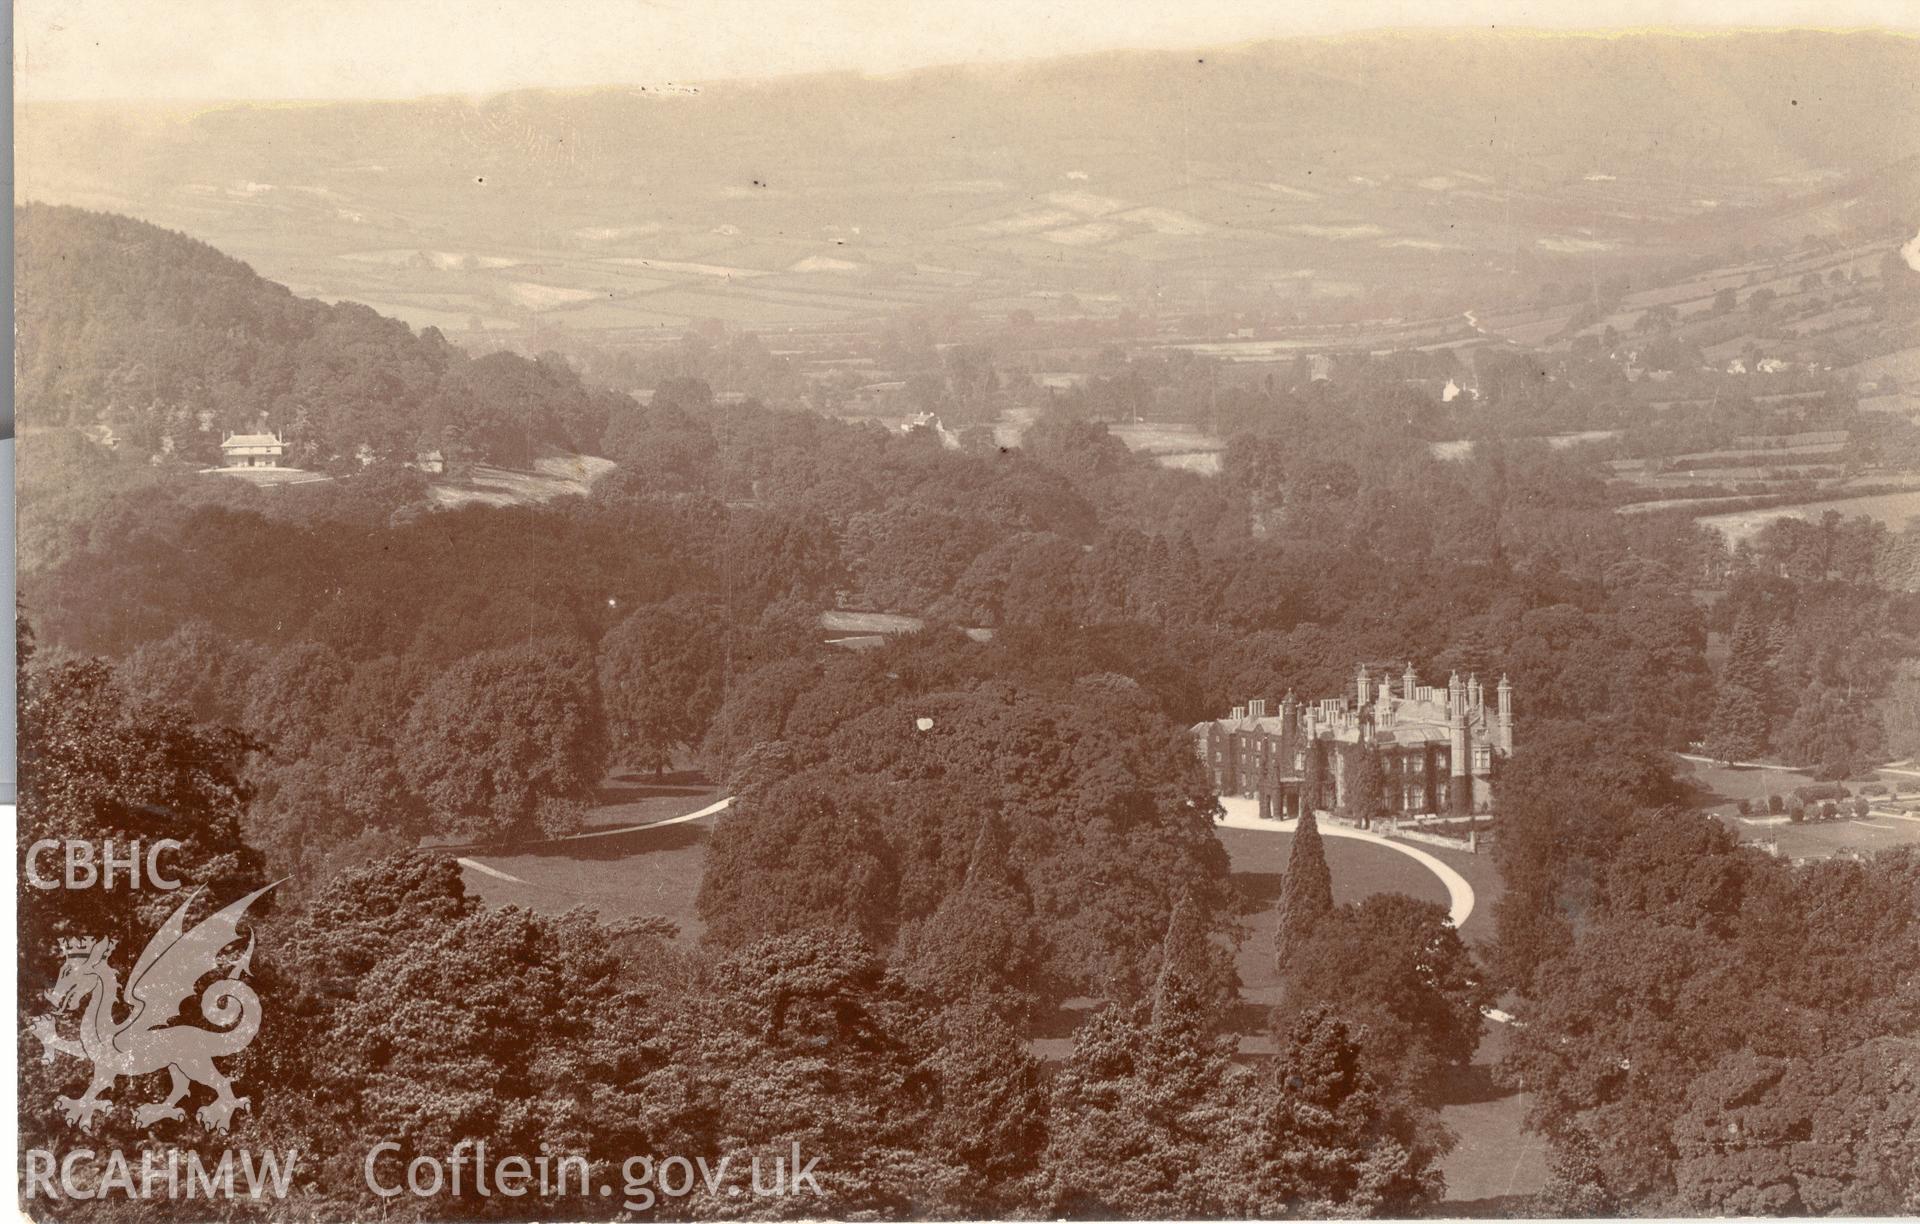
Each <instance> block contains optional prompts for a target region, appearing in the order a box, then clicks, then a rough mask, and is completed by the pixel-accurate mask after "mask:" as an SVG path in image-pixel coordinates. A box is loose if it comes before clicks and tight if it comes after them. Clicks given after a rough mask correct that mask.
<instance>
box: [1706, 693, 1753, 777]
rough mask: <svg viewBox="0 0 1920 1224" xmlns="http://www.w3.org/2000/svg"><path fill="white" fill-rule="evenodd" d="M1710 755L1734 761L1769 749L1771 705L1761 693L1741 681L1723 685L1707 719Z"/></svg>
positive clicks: (1750, 757) (1722, 759) (1708, 752)
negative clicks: (1768, 727) (1711, 713)
mask: <svg viewBox="0 0 1920 1224" xmlns="http://www.w3.org/2000/svg"><path fill="white" fill-rule="evenodd" d="M1705 746H1706V750H1707V755H1708V756H1711V757H1713V758H1714V759H1715V760H1718V761H1724V762H1726V763H1727V764H1729V765H1731V764H1733V763H1734V762H1735V761H1751V760H1753V759H1754V758H1755V757H1757V756H1760V755H1761V754H1763V753H1765V752H1766V750H1767V706H1766V702H1765V701H1764V700H1763V699H1762V698H1761V696H1760V694H1758V693H1756V692H1754V691H1753V690H1752V689H1750V688H1747V687H1745V686H1744V685H1739V684H1729V685H1726V686H1724V687H1722V688H1721V690H1720V699H1719V700H1718V701H1716V702H1715V703H1714V706H1713V718H1712V719H1711V720H1710V721H1709V722H1708V723H1707V739H1706V745H1705Z"/></svg>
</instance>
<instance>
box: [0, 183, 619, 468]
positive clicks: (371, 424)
mask: <svg viewBox="0 0 1920 1224" xmlns="http://www.w3.org/2000/svg"><path fill="white" fill-rule="evenodd" d="M15 241H16V247H15V252H16V254H15V260H16V263H15V275H16V285H17V297H16V302H17V309H18V320H19V333H18V334H19V365H18V383H17V388H16V390H17V396H18V399H17V403H18V407H19V412H20V418H21V421H22V424H23V425H24V426H26V427H28V428H39V427H45V426H55V425H72V426H80V427H86V428H90V429H93V430H94V432H95V433H96V435H97V436H99V437H101V438H102V439H103V440H104V439H108V438H110V439H111V441H112V444H113V445H114V446H115V447H116V448H119V449H122V450H123V451H126V452H128V453H131V454H135V455H141V456H144V455H150V454H151V455H162V456H172V457H173V458H175V459H178V460H183V461H186V462H189V463H196V464H201V465H205V464H209V463H214V462H217V461H218V460H219V457H220V452H219V444H220V440H221V438H222V436H223V435H224V433H225V432H228V431H240V430H251V429H257V428H263V427H264V428H271V429H274V430H277V431H279V432H281V433H282V434H284V435H285V436H286V437H287V439H288V441H289V444H290V447H289V455H288V461H289V463H290V464H292V465H294V466H301V467H317V468H325V467H329V466H337V465H342V464H349V465H351V464H354V463H355V460H356V459H362V460H364V459H369V458H376V457H389V458H395V459H402V460H405V459H411V458H412V457H413V454H414V452H415V451H416V450H417V449H421V448H431V449H439V450H442V451H444V452H450V453H452V454H455V455H457V456H458V457H461V458H467V459H474V460H481V459H484V460H488V461H491V462H494V463H497V464H500V465H502V466H507V467H520V466H526V465H527V464H528V463H530V462H531V460H532V459H533V457H534V455H535V454H536V452H537V448H539V447H540V446H542V445H552V446H557V447H560V448H562V449H566V450H591V449H592V448H593V446H594V445H595V444H597V442H598V440H599V435H600V432H601V430H602V429H603V428H604V426H605V422H606V413H607V410H608V397H606V396H605V395H604V394H598V395H597V394H594V393H590V392H588V391H587V390H586V389H585V388H584V387H582V385H581V384H580V382H579V380H578V379H577V378H576V377H575V376H574V375H573V373H572V372H571V371H570V370H568V369H567V368H566V366H565V365H564V364H562V363H557V362H532V361H527V360H524V359H522V358H519V357H515V356H511V355H508V354H496V355H492V356H488V357H485V358H481V359H478V360H473V359H470V358H468V357H467V356H466V355H465V354H464V353H463V352H462V351H461V350H459V349H457V348H455V347H453V346H452V345H450V344H448V343H447V342H446V341H445V340H444V339H443V338H442V337H441V336H440V335H439V333H437V332H435V331H432V330H427V331H424V332H422V333H420V334H415V333H414V332H413V331H412V330H411V329H409V328H408V327H407V325H406V324H404V323H402V322H400V321H398V320H395V319H391V318H386V317H383V316H381V315H380V314H378V313H376V312H375V311H373V310H371V309H369V308H368V307H366V306H363V305H356V304H350V303H345V304H339V305H328V304H326V303H324V302H318V301H313V300H311V299H307V298H302V297H297V296H295V295H294V294H293V293H292V292H290V291H289V290H288V289H287V288H286V287H285V286H284V285H279V284H275V283H273V282H272V281H268V280H265V279H262V278H261V277H259V276H257V275H256V274H255V273H254V272H253V271H252V269H250V268H249V267H248V266H247V265H246V264H244V263H241V262H240V261H238V260H236V259H232V258H229V257H228V256H225V255H223V254H221V253H220V252H219V251H216V250H215V249H214V248H212V247H211V246H208V245H207V244H205V243H202V242H198V241H195V240H193V239H191V238H188V237H185V236H184V235H181V234H177V233H172V232H169V231H166V230H163V229H160V228H157V227H155V226H153V225H149V224H146V223H144V222H139V221H134V220H131V219H129V218H126V217H120V216H113V215H109V214H102V213H93V212H85V211H82V210H79V209H75V208H66V207H51V206H44V205H29V206H27V207H24V208H22V209H20V210H18V211H17V213H16V215H15Z"/></svg>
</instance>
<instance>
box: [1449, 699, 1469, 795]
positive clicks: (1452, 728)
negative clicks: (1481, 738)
mask: <svg viewBox="0 0 1920 1224" xmlns="http://www.w3.org/2000/svg"><path fill="white" fill-rule="evenodd" d="M1447 730H1448V731H1449V732H1450V733H1451V735H1450V740H1451V742H1450V743H1449V745H1448V747H1449V748H1450V749H1451V751H1450V752H1449V754H1448V760H1447V772H1448V773H1449V774H1451V775H1452V777H1453V779H1454V783H1453V784H1454V785H1455V786H1456V787H1457V786H1462V785H1464V784H1465V779H1466V776H1467V692H1466V687H1465V686H1464V685H1462V684H1461V683H1460V673H1459V672H1454V673H1453V675H1452V676H1450V677H1448V679H1447Z"/></svg>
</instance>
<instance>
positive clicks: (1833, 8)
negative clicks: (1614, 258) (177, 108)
mask: <svg viewBox="0 0 1920 1224" xmlns="http://www.w3.org/2000/svg"><path fill="white" fill-rule="evenodd" d="M1596 7H1604V8H1605V10H1606V11H1607V12H1606V16H1605V17H1604V18H1600V17H1596V16H1595V15H1594V10H1595V8H1596ZM1597 23H1604V24H1605V25H1606V26H1608V27H1612V28H1646V27H1672V26H1686V27H1700V26H1724V25H1731V24H1739V25H1744V26H1813V27H1820V28H1829V29H1831V28H1849V27H1860V26H1898V27H1904V28H1907V29H1914V28H1915V27H1917V26H1920V0H1737V2H1732V0H1612V3H1610V4H1607V5H1605V6H1596V5H1595V4H1593V3H1592V0H1532V2H1527V0H1327V2H1321V3H1300V2H1298V0H16V4H15V9H14V79H15V88H16V94H17V96H19V97H22V98H25V99H29V100H32V99H49V98H103V97H107V98H205V99H224V98H397V97H413V96H417V95H420V94H430V93H490V92H494V91H498V90H502V89H511V88H516V87H522V86H530V85H558V86H583V85H602V84H667V83H671V82H686V81H700V80H714V79H719V78H726V77H753V76H775V75H782V74H787V73H795V72H812V71H821V70H831V69H855V70H859V71H863V72H870V73H886V72H897V71H901V70H903V69H908V68H918V67H925V66H927V65H932V64H949V63H962V62H970V61H979V60H1014V59H1028V58H1035V57H1040V56H1047V55H1058V54H1066V53H1072V52H1080V51H1099V50H1109V49H1115V48H1154V47H1165V48H1183V47H1198V46H1208V45H1219V44H1223V43H1234V42H1243V41H1249V40H1253V39H1260V38H1272V37H1276V36H1281V35H1287V34H1332V33H1340V32H1344V31H1350V30H1361V29H1378V28H1382V27H1395V26H1403V27H1404V26H1456V27H1457V26H1477V27H1480V28H1485V27H1487V26H1489V25H1496V26H1502V27H1508V28H1511V27H1520V26H1530V27H1554V28H1578V29H1590V28H1593V27H1594V26H1595V25H1596V24H1597Z"/></svg>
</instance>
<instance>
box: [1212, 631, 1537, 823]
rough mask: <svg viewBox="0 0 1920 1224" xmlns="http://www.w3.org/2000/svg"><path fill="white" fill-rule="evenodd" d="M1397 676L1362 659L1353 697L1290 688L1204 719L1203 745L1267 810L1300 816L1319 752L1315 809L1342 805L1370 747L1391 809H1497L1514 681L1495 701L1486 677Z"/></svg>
mask: <svg viewBox="0 0 1920 1224" xmlns="http://www.w3.org/2000/svg"><path fill="white" fill-rule="evenodd" d="M1395 679H1396V677H1394V675H1393V674H1392V672H1391V671H1390V670H1389V671H1386V672H1385V673H1384V674H1383V675H1382V676H1381V677H1380V679H1379V680H1378V682H1376V681H1375V680H1374V678H1373V677H1372V676H1371V675H1370V674H1369V673H1368V670H1367V668H1366V666H1365V665H1364V664H1363V665H1361V667H1360V669H1359V673H1358V675H1357V676H1356V678H1355V681H1354V691H1353V692H1352V693H1351V694H1349V695H1347V696H1342V697H1327V698H1322V699H1321V700H1318V701H1313V702H1300V701H1297V700H1295V699H1294V696H1293V694H1292V693H1291V692H1289V693H1288V694H1287V695H1286V696H1285V697H1283V698H1282V699H1281V700H1280V703H1279V707H1278V708H1277V709H1275V710H1272V711H1269V710H1268V708H1267V703H1266V701H1264V700H1256V701H1251V702H1248V703H1247V704H1246V705H1244V706H1235V707H1234V709H1233V712H1232V713H1231V714H1230V715H1229V716H1228V717H1226V718H1219V719H1214V720H1213V721H1211V722H1203V723H1197V724H1195V725H1194V727H1193V737H1194V747H1195V748H1196V749H1197V750H1198V751H1199V753H1200V759H1201V760H1202V761H1203V762H1205V763H1206V767H1207V771H1208V774H1209V776H1211V777H1212V779H1213V786H1214V790H1215V791H1216V792H1218V793H1219V794H1222V795H1245V796H1250V797H1253V798H1257V799H1258V800H1259V801H1260V815H1261V816H1263V817H1269V818H1273V819H1289V818H1291V817H1294V816H1297V815H1299V814H1300V804H1301V801H1302V798H1303V796H1302V791H1303V789H1304V787H1305V784H1306V781H1307V777H1308V773H1309V759H1308V758H1309V754H1315V755H1318V756H1319V758H1320V760H1319V762H1318V769H1319V775H1320V777H1321V779H1322V782H1323V786H1324V789H1323V790H1322V791H1321V793H1320V795H1319V796H1317V801H1316V808H1320V807H1329V806H1330V807H1340V806H1342V805H1343V804H1345V803H1346V801H1347V779H1348V777H1349V776H1350V775H1351V770H1352V765H1353V761H1354V760H1356V759H1357V757H1358V754H1359V753H1361V752H1364V751H1371V752H1374V753H1376V754H1377V755H1378V757H1379V761H1380V768H1381V773H1382V775H1383V776H1384V778H1385V783H1386V785H1385V790H1386V795H1385V798H1386V806H1387V810H1388V811H1389V812H1390V813H1393V814H1396V815H1408V816H1411V815H1421V814H1427V813H1434V814H1445V813H1454V812H1462V813H1464V812H1486V811H1490V810H1492V803H1493V793H1492V786H1491V780H1492V776H1493V763H1494V758H1495V757H1496V756H1503V757H1504V756H1506V755H1508V754H1510V753H1511V752H1512V751H1513V686H1512V685H1511V684H1510V683H1508V681H1507V678H1506V677H1505V676H1502V677H1501V678H1500V683H1499V684H1498V685H1497V686H1496V687H1495V688H1494V690H1493V693H1492V696H1493V698H1494V705H1493V707H1492V708H1491V709H1490V708H1489V707H1488V705H1487V697H1488V695H1489V694H1488V693H1487V691H1486V689H1485V688H1483V687H1482V685H1481V683H1480V677H1479V676H1477V675H1474V676H1469V677H1467V678H1466V679H1465V680H1462V679H1461V678H1460V674H1459V673H1458V672H1455V673H1454V674H1453V675H1452V676H1451V677H1449V678H1448V680H1447V686H1446V687H1445V688H1444V689H1442V688H1435V687H1432V686H1429V685H1423V684H1421V683H1420V682H1419V677H1418V676H1417V675H1416V674H1415V673H1414V670H1413V665H1412V664H1408V665H1407V667H1406V670H1405V671H1404V672H1402V673H1401V675H1400V676H1399V677H1398V681H1399V683H1398V685H1397V686H1396V684H1395ZM1396 688H1397V691H1396Z"/></svg>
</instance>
